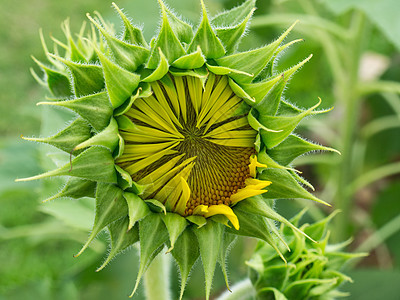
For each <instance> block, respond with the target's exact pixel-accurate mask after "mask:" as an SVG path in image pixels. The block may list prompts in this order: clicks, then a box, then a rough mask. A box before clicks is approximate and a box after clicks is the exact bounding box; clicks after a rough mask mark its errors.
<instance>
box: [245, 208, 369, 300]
mask: <svg viewBox="0 0 400 300" xmlns="http://www.w3.org/2000/svg"><path fill="white" fill-rule="evenodd" d="M304 212H305V211H302V212H300V213H299V214H298V215H297V216H295V217H294V218H293V219H292V220H291V222H292V224H294V225H295V226H298V224H299V221H300V219H301V217H302V215H303V213H304ZM335 214H336V213H332V214H331V215H330V216H328V217H326V218H325V219H323V220H321V221H318V222H315V223H313V224H304V225H303V226H301V228H300V229H302V230H303V231H304V232H305V233H307V234H308V235H309V236H310V237H312V238H313V239H315V240H316V241H317V242H318V243H313V242H311V241H309V240H307V239H305V238H304V236H303V235H301V234H298V233H297V232H294V231H292V230H291V229H290V228H289V227H287V226H286V225H283V224H282V225H281V228H280V230H279V232H280V233H281V234H282V235H284V236H285V240H286V241H287V244H288V245H289V247H290V248H291V249H294V251H293V252H288V251H287V250H284V252H283V256H284V257H285V259H286V261H287V263H284V262H283V261H282V259H281V258H280V257H279V256H278V255H276V252H275V250H274V249H273V248H272V247H270V246H269V245H268V244H266V243H263V242H259V244H258V245H257V248H256V251H255V253H254V254H253V256H252V258H251V259H250V261H248V262H247V265H248V266H249V275H250V280H251V281H252V284H253V286H254V288H255V290H256V298H257V299H265V300H267V299H268V300H269V299H270V300H277V299H279V300H287V299H296V300H307V299H315V300H333V299H337V298H341V297H347V296H349V294H347V293H344V292H341V291H339V289H338V288H339V286H340V285H341V284H342V283H343V282H346V281H347V282H351V281H352V280H351V278H350V277H348V276H346V275H345V274H343V273H341V272H340V271H339V270H341V269H343V268H344V266H345V264H346V263H347V262H348V261H350V260H351V259H355V258H358V257H362V256H365V255H366V254H363V253H347V252H343V251H342V250H343V249H344V248H345V247H346V246H347V245H348V244H349V243H350V241H347V242H344V243H340V244H329V243H328V240H329V235H330V234H329V231H327V226H328V223H329V221H330V220H331V219H332V218H333V217H334V216H335Z"/></svg>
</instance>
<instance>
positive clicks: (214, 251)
mask: <svg viewBox="0 0 400 300" xmlns="http://www.w3.org/2000/svg"><path fill="white" fill-rule="evenodd" d="M223 232H224V228H223V225H221V224H219V223H215V222H213V221H208V222H207V224H206V225H204V226H203V227H201V228H198V229H194V233H195V234H196V236H197V240H198V242H199V248H200V255H201V261H202V264H203V268H204V275H205V280H206V299H209V297H210V291H211V283H212V279H213V277H214V271H215V265H216V263H217V259H218V254H219V251H220V247H221V245H222V238H223Z"/></svg>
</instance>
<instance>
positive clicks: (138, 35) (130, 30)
mask: <svg viewBox="0 0 400 300" xmlns="http://www.w3.org/2000/svg"><path fill="white" fill-rule="evenodd" d="M112 5H113V6H114V8H115V9H116V10H117V12H118V14H119V15H120V17H121V20H122V22H123V24H124V34H123V37H122V39H123V40H124V41H126V42H128V43H130V44H134V45H138V46H142V47H145V48H147V47H148V45H147V43H146V40H145V39H144V37H143V33H142V30H140V29H139V28H137V27H135V26H133V25H132V23H131V22H130V21H129V19H128V18H127V17H126V16H125V14H124V13H123V12H122V11H121V10H120V9H119V7H118V6H117V5H116V4H115V3H112Z"/></svg>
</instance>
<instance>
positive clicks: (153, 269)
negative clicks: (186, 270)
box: [144, 253, 171, 300]
mask: <svg viewBox="0 0 400 300" xmlns="http://www.w3.org/2000/svg"><path fill="white" fill-rule="evenodd" d="M169 277H170V259H169V255H164V254H163V253H161V254H159V255H158V256H157V257H156V258H155V259H154V260H153V262H152V263H151V265H150V266H149V268H148V269H147V271H146V273H145V275H144V290H145V295H146V299H147V300H170V299H171V292H170V288H169Z"/></svg>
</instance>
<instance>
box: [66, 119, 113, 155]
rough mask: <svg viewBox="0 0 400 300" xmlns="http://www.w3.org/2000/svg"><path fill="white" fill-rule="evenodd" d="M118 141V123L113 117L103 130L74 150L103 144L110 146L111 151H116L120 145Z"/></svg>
mask: <svg viewBox="0 0 400 300" xmlns="http://www.w3.org/2000/svg"><path fill="white" fill-rule="evenodd" d="M118 142H119V138H118V123H117V121H115V119H114V118H111V122H110V124H109V125H108V126H107V127H106V128H104V130H103V131H101V132H99V133H98V134H96V135H94V136H93V137H91V138H90V139H87V140H86V141H85V142H83V143H80V144H79V145H77V146H76V147H75V148H74V149H73V151H75V150H79V149H84V148H87V147H91V146H103V147H106V148H108V149H109V150H110V151H114V149H115V148H116V147H117V145H118Z"/></svg>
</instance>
